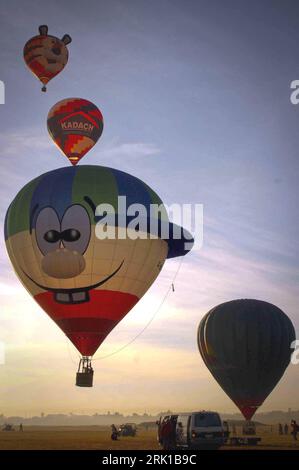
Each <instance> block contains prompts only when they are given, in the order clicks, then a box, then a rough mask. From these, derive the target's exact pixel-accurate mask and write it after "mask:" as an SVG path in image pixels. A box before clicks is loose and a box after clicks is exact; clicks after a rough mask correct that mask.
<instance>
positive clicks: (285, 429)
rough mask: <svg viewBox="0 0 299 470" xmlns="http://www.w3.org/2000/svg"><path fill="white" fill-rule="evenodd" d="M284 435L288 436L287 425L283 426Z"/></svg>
mask: <svg viewBox="0 0 299 470" xmlns="http://www.w3.org/2000/svg"><path fill="white" fill-rule="evenodd" d="M284 433H285V435H287V434H289V426H288V425H287V423H286V424H285V425H284Z"/></svg>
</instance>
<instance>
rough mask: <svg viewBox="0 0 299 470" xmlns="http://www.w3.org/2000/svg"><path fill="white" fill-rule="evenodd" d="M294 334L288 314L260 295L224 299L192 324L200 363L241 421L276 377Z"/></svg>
mask: <svg viewBox="0 0 299 470" xmlns="http://www.w3.org/2000/svg"><path fill="white" fill-rule="evenodd" d="M294 339H295V330H294V327H293V324H292V322H291V320H290V319H289V318H288V316H287V315H286V314H285V313H283V312H282V310H280V309H279V308H278V307H276V306H275V305H272V304H270V303H268V302H263V301H261V300H253V299H249V300H248V299H241V300H233V301H231V302H225V303H223V304H221V305H218V306H217V307H215V308H213V309H212V310H210V311H209V312H208V313H207V314H206V315H205V316H204V317H203V319H202V320H201V322H200V324H199V327H198V347H199V351H200V354H201V356H202V358H203V360H204V362H205V365H206V366H207V368H208V369H209V371H210V372H211V374H212V375H213V377H214V378H215V379H216V381H217V382H218V383H219V385H220V386H221V387H222V389H223V390H224V391H225V392H226V394H227V395H228V396H229V397H230V398H231V400H232V401H233V402H234V403H235V404H236V405H237V407H238V408H239V409H240V411H241V412H242V414H243V416H244V417H245V419H247V420H250V419H251V417H252V416H253V415H254V413H255V412H256V410H257V408H258V407H259V406H261V405H262V403H263V402H264V400H265V399H266V398H267V396H268V395H269V394H270V393H271V392H272V390H273V389H274V387H275V386H276V384H277V383H278V382H279V380H280V379H281V377H282V375H283V373H284V371H285V369H286V368H287V366H288V364H289V362H290V359H291V353H292V349H291V343H292V341H294Z"/></svg>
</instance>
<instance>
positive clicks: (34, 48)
mask: <svg viewBox="0 0 299 470" xmlns="http://www.w3.org/2000/svg"><path fill="white" fill-rule="evenodd" d="M39 33H40V34H39V35H38V36H34V37H33V38H31V39H29V41H28V42H27V43H26V44H25V47H24V60H25V63H26V65H27V66H28V68H29V69H30V70H31V72H32V73H33V74H34V75H35V76H36V77H37V78H38V79H39V80H40V81H41V82H42V84H43V87H42V91H46V90H47V88H46V85H47V83H48V82H49V81H50V80H52V78H54V77H55V76H56V75H58V74H59V73H60V72H61V71H62V70H63V69H64V67H65V66H66V64H67V61H68V49H67V47H66V46H67V45H68V44H70V42H71V41H72V38H71V37H70V36H69V35H68V34H65V35H64V36H63V38H62V39H59V38H57V37H56V36H50V35H48V26H47V25H42V26H40V27H39Z"/></svg>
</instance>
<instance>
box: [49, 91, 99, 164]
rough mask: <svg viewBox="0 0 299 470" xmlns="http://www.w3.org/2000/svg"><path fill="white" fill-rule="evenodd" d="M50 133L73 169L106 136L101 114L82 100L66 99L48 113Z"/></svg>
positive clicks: (88, 102)
mask: <svg viewBox="0 0 299 470" xmlns="http://www.w3.org/2000/svg"><path fill="white" fill-rule="evenodd" d="M47 126H48V131H49V134H50V136H51V137H52V139H53V140H54V142H55V143H56V145H58V147H59V148H60V150H61V151H62V152H63V153H64V155H65V156H66V157H67V158H68V159H69V161H70V162H71V164H72V165H76V164H77V163H78V162H79V160H80V159H81V158H82V157H84V155H85V154H86V153H87V152H88V151H89V150H90V149H91V148H92V147H93V146H94V145H95V144H96V142H97V141H98V139H99V138H100V137H101V135H102V132H103V116H102V113H101V111H100V110H99V109H98V108H97V107H96V106H95V105H94V104H93V103H91V102H90V101H88V100H85V99H83V98H66V99H64V100H61V101H59V102H58V103H56V104H55V105H54V106H53V107H52V108H51V109H50V111H49V114H48V120H47Z"/></svg>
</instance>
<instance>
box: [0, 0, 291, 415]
mask: <svg viewBox="0 0 299 470" xmlns="http://www.w3.org/2000/svg"><path fill="white" fill-rule="evenodd" d="M298 13H299V6H298V2H296V1H290V0H287V1H283V2H282V1H275V0H270V1H265V0H264V1H258V0H257V1H251V2H248V1H247V0H234V1H232V0H226V1H222V0H198V1H191V0H184V1H183V0H171V1H170V0H153V1H151V2H148V1H145V0H122V1H117V0H109V1H102V0H100V1H95V0H94V1H93V0H85V1H84V2H81V1H80V2H79V1H56V0H51V1H48V2H39V1H30V0H29V1H22V2H21V1H17V0H10V1H9V2H3V3H2V5H1V19H0V21H1V24H0V37H1V62H0V63H1V69H0V79H1V80H3V81H4V82H5V85H6V104H5V105H2V106H0V119H1V129H0V143H1V169H0V171H1V172H2V184H1V188H0V196H1V197H0V211H1V220H2V221H3V219H4V215H5V212H6V209H7V207H8V205H9V203H10V201H11V200H12V198H13V197H14V196H15V194H16V193H17V191H18V190H19V189H20V188H21V187H22V186H23V185H24V184H25V183H27V182H28V181H29V180H30V179H32V178H33V177H35V176H37V175H39V174H40V173H43V172H45V171H47V170H50V169H53V168H57V167H61V166H66V165H67V164H68V161H67V160H66V158H65V157H63V156H62V155H61V154H60V153H59V151H58V150H57V148H56V147H55V146H54V145H53V144H52V141H51V140H50V137H49V136H48V133H47V129H46V116H47V113H48V110H49V108H50V107H51V106H52V105H53V104H54V103H55V102H57V101H58V100H60V99H63V98H66V97H70V96H78V97H83V98H87V99H90V100H91V101H93V102H94V103H95V104H97V105H98V106H99V108H100V109H101V111H102V112H103V115H104V123H105V125H104V132H103V135H102V137H101V139H100V141H99V142H98V144H97V146H96V147H95V148H94V149H93V150H92V151H91V152H90V153H89V154H88V155H87V156H86V157H85V158H84V160H83V162H82V163H83V164H84V163H86V164H104V165H108V166H112V167H116V168H119V169H121V170H125V171H128V172H130V173H132V174H134V175H136V176H138V177H140V178H141V179H142V180H144V181H145V182H147V183H148V184H149V185H151V186H152V187H153V189H155V190H156V191H157V192H158V194H159V195H160V196H161V197H162V199H163V200H164V201H165V202H166V203H167V204H171V203H173V202H179V203H202V204H203V205H204V245H203V248H202V250H201V251H198V252H194V253H190V254H189V255H188V257H186V260H185V261H184V263H183V265H182V267H181V269H180V273H179V275H178V277H177V281H176V292H175V293H174V294H173V295H171V296H169V298H168V299H167V301H166V303H164V305H163V308H162V309H161V311H160V312H159V314H158V316H157V317H156V318H155V320H154V322H153V323H152V324H151V326H150V328H148V330H147V331H146V332H145V333H144V334H143V335H142V336H141V337H140V338H139V339H138V341H137V342H136V343H135V344H134V346H132V347H131V349H130V350H129V351H128V353H127V356H126V355H125V354H123V355H117V356H114V357H113V359H111V360H110V359H109V361H112V362H111V363H110V362H109V366H108V365H106V366H105V367H107V369H108V368H109V380H108V378H107V383H106V384H105V387H106V388H105V390H109V394H110V396H111V397H113V393H114V391H115V386H116V385H115V384H116V383H118V380H119V377H120V375H121V374H123V375H121V376H122V377H125V378H124V379H123V380H125V382H126V383H127V385H128V389H127V391H126V388H125V389H124V391H123V395H122V399H121V401H120V402H117V401H116V403H117V404H116V405H115V406H117V407H118V408H120V409H123V410H129V411H130V406H129V404H128V401H129V400H130V398H129V397H130V396H131V395H130V394H131V393H132V387H133V390H135V392H136V396H138V397H139V398H138V399H137V398H136V400H137V401H136V403H137V404H136V407H137V408H138V407H139V409H141V410H143V409H145V408H146V409H147V410H157V411H158V410H159V408H160V407H162V406H164V404H165V407H167V402H164V401H163V391H165V390H169V387H171V389H172V390H173V394H174V396H175V397H176V401H175V400H174V403H173V404H171V405H172V406H173V407H175V406H178V407H179V406H180V407H181V408H182V406H183V403H182V400H181V398H180V397H181V390H183V389H184V388H185V382H186V380H188V383H189V382H190V393H189V392H188V393H189V395H188V402H189V403H191V404H192V405H194V406H196V405H197V399H196V396H198V394H199V393H200V394H201V396H202V397H207V396H208V398H202V400H203V402H204V403H203V407H204V406H210V407H214V408H217V407H218V408H219V409H220V410H221V411H230V410H234V409H235V408H234V406H233V405H232V404H231V402H230V401H229V400H228V399H226V397H225V395H224V393H223V392H222V391H221V390H220V388H219V387H218V385H216V384H215V383H214V380H213V379H212V378H211V376H210V375H209V373H208V372H206V371H205V367H204V365H203V363H202V361H201V359H200V357H199V355H198V353H197V351H196V343H195V336H196V327H197V324H198V322H199V320H200V318H201V317H202V315H203V314H204V313H205V312H206V311H207V310H209V309H210V308H211V307H213V306H214V305H216V304H217V303H220V302H222V301H226V300H230V299H233V298H238V297H257V298H260V299H263V300H268V301H270V302H273V303H275V304H277V305H278V306H279V307H280V308H282V309H283V310H284V311H285V312H286V313H287V314H288V315H289V316H290V318H291V319H292V321H293V323H294V325H295V327H296V330H297V332H298V329H299V320H298V318H299V314H298V300H297V299H298V294H299V292H298V278H299V271H298V259H299V242H298V229H299V221H298V210H297V207H298V203H299V189H298V176H299V163H298V162H299V158H298V143H297V142H298V129H299V105H298V106H294V105H292V104H291V103H290V99H289V97H290V91H291V90H290V83H291V81H292V80H295V79H299V61H298V53H297V49H298V40H299V31H298V24H297V23H298ZM43 23H47V24H48V25H49V33H50V34H53V35H57V36H59V37H62V36H63V35H64V34H65V33H69V34H70V35H71V36H72V38H73V42H72V43H71V44H70V45H69V51H70V59H69V63H68V65H67V67H66V68H65V70H64V71H63V72H62V73H61V74H60V75H59V76H58V77H56V78H55V79H53V81H52V82H51V83H50V84H49V86H48V92H47V93H46V94H44V93H41V92H40V84H39V83H38V81H37V80H36V79H35V78H34V77H33V76H32V75H31V73H30V72H29V71H28V70H27V69H26V67H25V65H24V63H23V58H22V49H23V46H24V43H25V42H26V41H27V40H28V39H29V38H30V37H31V36H33V35H35V34H37V28H38V26H39V24H43ZM176 269H177V262H176V261H173V262H170V263H168V266H167V267H166V268H165V270H164V272H163V273H162V274H161V278H159V279H158V280H157V281H156V283H155V285H154V286H153V287H152V288H151V290H150V292H149V293H148V295H147V296H146V297H147V298H145V300H144V304H140V306H139V307H137V308H136V309H135V310H134V311H133V312H132V313H131V314H130V315H129V317H128V319H126V320H125V321H124V322H123V323H122V324H121V325H119V327H118V328H117V329H116V330H115V332H113V334H112V335H111V337H110V338H108V339H107V341H106V344H105V345H104V346H103V348H104V349H103V350H104V351H106V352H107V353H109V352H110V351H113V350H114V349H113V348H115V347H117V346H118V345H119V344H123V342H124V341H126V340H129V339H130V338H131V337H133V336H134V334H135V333H136V332H138V331H139V329H140V328H142V326H143V325H144V324H145V323H146V319H147V318H150V316H151V315H152V313H153V310H154V308H155V305H156V304H158V303H159V301H160V300H161V298H162V297H163V295H164V293H165V290H166V289H167V286H169V284H170V283H171V280H172V276H173V273H174V272H175V270H176ZM0 284H1V294H2V296H3V302H2V307H3V308H2V311H1V316H0V327H1V330H2V336H3V338H4V341H5V342H6V344H7V361H8V365H7V366H0V375H1V374H4V377H5V380H6V381H7V383H9V384H11V385H9V386H7V388H6V389H4V390H3V388H2V391H1V392H0V402H1V401H4V402H5V406H7V409H8V410H18V411H22V410H25V411H26V410H27V411H28V412H30V410H32V411H34V410H35V409H37V410H39V408H40V407H43V408H44V411H47V408H46V407H47V406H48V409H51V410H57V409H58V408H59V406H60V405H59V400H58V398H57V400H56V401H55V399H54V398H53V399H52V398H50V396H49V390H52V388H51V385H50V379H49V377H48V376H47V374H41V372H40V371H41V368H42V365H43V364H44V363H47V361H50V360H51V359H50V358H52V359H53V368H54V369H53V370H55V373H56V374H61V379H63V387H65V388H64V389H63V390H65V389H66V390H68V393H69V394H70V397H71V398H70V407H71V410H70V411H72V410H73V411H76V410H77V409H80V410H81V409H82V410H83V409H85V408H84V406H85V405H84V403H85V398H84V397H85V395H82V393H81V391H79V392H78V390H75V389H74V387H73V372H74V369H75V365H73V364H72V363H71V362H70V364H68V362H67V361H68V357H69V356H68V353H67V349H66V347H65V342H64V339H63V336H62V334H61V333H60V332H58V331H56V326H55V325H54V324H52V323H51V321H50V320H49V319H48V318H47V317H46V315H45V314H44V313H43V312H41V311H40V309H39V308H38V307H36V306H35V304H34V303H33V301H31V300H30V298H29V296H28V294H27V293H26V292H25V291H24V289H23V288H22V287H21V286H20V284H19V282H18V281H17V280H16V277H15V275H14V274H13V271H12V268H11V266H10V263H9V261H8V258H7V255H6V252H5V248H4V243H3V242H1V255H0ZM23 306H25V307H24V309H25V311H23V308H22V307H23ZM144 306H145V307H146V308H147V309H148V313H146V314H145V313H144ZM138 314H139V315H138ZM1 330H0V331H1ZM0 339H1V337H0ZM61 345H62V346H61ZM39 347H40V350H39V349H38V348H39ZM57 350H59V351H60V352H59V354H58V352H57V357H63V358H64V355H65V356H66V363H67V366H68V369H70V376H68V377H65V374H64V371H59V370H56V369H55V364H54V358H56V352H55V351H57ZM153 350H154V351H156V352H157V351H161V354H165V361H166V362H167V363H169V362H171V361H172V359H171V358H172V357H173V354H175V357H176V358H177V361H178V363H179V364H182V369H180V366H178V367H175V368H174V369H173V370H172V372H171V370H170V371H167V374H166V377H168V379H167V378H165V377H164V376H163V377H160V376H159V377H158V376H157V377H156V376H155V374H153V369H154V368H155V365H154V364H155V361H153V362H152V361H151V360H150V358H151V357H153V356H152V351H153ZM74 354H75V353H74ZM99 355H100V352H99ZM131 356H132V357H133V359H132V357H131ZM24 357H26V358H27V359H28V361H27V362H26V364H27V363H28V364H29V365H28V371H27V369H26V371H27V372H26V371H25V363H23V361H25V359H24ZM75 357H76V354H75ZM136 358H137V359H136ZM147 358H148V360H147ZM185 358H186V359H185ZM131 359H132V361H133V363H134V364H136V363H138V364H139V363H140V364H141V365H140V368H141V369H142V374H144V375H142V374H141V375H142V378H141V375H140V376H138V374H137V375H134V374H132V375H130V374H131V372H130V371H129V370H130V369H131V362H130V361H131ZM117 361H120V362H117ZM134 361H135V362H134ZM136 361H137V362H136ZM186 361H187V365H186ZM100 362H101V361H99V363H98V364H100ZM103 363H104V362H103ZM120 363H121V364H122V366H121V368H120V366H119V364H120ZM189 366H190V367H189ZM97 367H98V368H99V369H100V366H99V365H98V366H97ZM136 367H137V366H136ZM188 367H189V368H188ZM197 368H198V369H197ZM33 369H34V370H36V373H35V372H34V370H33ZM170 369H171V367H170ZM189 369H190V370H189ZM180 370H182V371H183V372H182V374H180ZM144 371H145V372H144ZM186 371H187V372H186ZM27 373H28V374H29V376H30V379H28V376H27ZM155 373H156V372H155ZM187 373H188V374H189V375H188V378H187V379H186V378H184V374H187ZM5 374H7V375H5ZM126 374H127V375H126ZM182 375H183V376H182ZM41 376H42V378H41ZM126 377H127V378H126ZM153 378H155V380H158V381H159V383H160V384H161V390H160V392H159V393H156V394H155V393H153V391H152V389H151V387H152V384H153V380H152V379H153ZM298 378H299V366H297V368H296V367H295V366H292V367H291V368H290V370H289V371H288V373H287V376H286V378H285V379H284V380H283V381H282V382H281V384H280V385H279V387H278V389H277V391H275V392H273V394H272V395H271V397H270V398H269V400H268V401H267V402H266V404H267V405H266V404H265V407H266V408H267V406H268V409H270V408H273V407H280V408H288V406H289V404H291V406H293V407H296V406H297V407H298V408H299V402H298V398H297V395H298V394H297V393H295V392H294V384H295V383H296V389H295V390H297V388H298V387H297V385H298ZM98 379H99V383H101V384H103V380H105V378H103V376H102V373H101V372H100V371H98ZM100 379H101V380H100ZM141 380H142V383H143V384H145V385H144V386H145V387H146V389H147V390H148V397H147V399H146V403H143V402H142V400H141V399H140V393H139V392H138V390H139V388H138V387H140V381H141ZM17 381H19V383H20V384H21V385H20V386H21V387H22V391H24V390H26V392H25V393H24V392H22V393H23V402H22V401H21V402H20V400H19V395H18V393H19V392H18V386H17V385H16V383H17ZM296 381H297V382H296ZM36 386H39V387H40V388H38V390H39V392H38V397H40V396H41V395H43V396H44V398H43V400H45V403H44V402H43V401H39V398H38V397H37V398H36V408H34V407H32V405H31V401H30V398H29V397H31V396H32V393H33V388H35V387H36ZM49 387H50V388H49ZM134 387H135V388H134ZM129 390H130V392H129ZM175 390H177V392H175ZM205 391H207V393H206V395H205V394H204V392H205ZM26 393H27V394H28V400H27V399H26V396H27V395H26ZM90 393H91V394H93V393H94V395H91V397H92V398H90V404H89V408H88V409H90V410H93V409H96V407H97V406H99V405H98V402H97V395H96V393H97V391H96V389H95V390H94V391H91V392H90ZM176 393H177V395H178V396H176ZM1 394H2V399H1ZM50 394H51V397H55V392H54V390H53V393H52V391H51V393H50ZM109 394H108V395H109ZM57 396H58V392H57ZM152 397H159V399H158V398H152ZM161 397H162V398H161ZM286 397H287V398H288V399H287V400H286ZM47 399H49V401H47ZM111 399H114V402H115V397H113V398H111ZM105 400H106V401H105ZM107 400H108V401H107ZM205 400H206V401H205ZM101 403H102V409H104V410H105V409H106V408H107V407H108V408H109V407H110V408H111V404H110V402H109V399H108V398H107V397H105V399H104V398H103V400H102V401H101ZM105 407H106V408H105ZM108 408H107V409H108ZM266 408H264V409H266ZM86 409H87V408H86Z"/></svg>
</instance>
